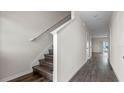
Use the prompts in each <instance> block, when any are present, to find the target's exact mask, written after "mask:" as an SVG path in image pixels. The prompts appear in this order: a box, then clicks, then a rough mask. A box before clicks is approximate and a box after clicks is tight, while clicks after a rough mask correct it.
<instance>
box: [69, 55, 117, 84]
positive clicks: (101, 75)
mask: <svg viewBox="0 0 124 93" xmlns="http://www.w3.org/2000/svg"><path fill="white" fill-rule="evenodd" d="M117 81H118V80H117V78H116V76H115V74H114V72H113V70H112V68H111V66H110V64H109V63H108V56H107V54H104V55H103V54H102V53H101V54H100V53H93V57H92V59H90V60H89V61H88V62H87V63H86V64H85V65H84V66H83V67H82V68H81V69H80V70H79V71H78V72H77V74H76V75H75V76H74V77H73V78H72V79H71V80H70V82H117Z"/></svg>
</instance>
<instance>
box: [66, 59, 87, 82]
mask: <svg viewBox="0 0 124 93" xmlns="http://www.w3.org/2000/svg"><path fill="white" fill-rule="evenodd" d="M87 61H88V60H86V61H85V62H84V63H83V64H82V65H80V67H79V68H78V70H76V71H75V72H74V74H73V75H72V77H71V78H70V79H69V80H68V81H67V82H69V81H70V80H71V79H72V78H73V77H74V76H75V75H76V74H77V72H78V71H79V70H80V69H81V68H82V67H83V66H84V64H86V63H87Z"/></svg>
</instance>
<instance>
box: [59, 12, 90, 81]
mask: <svg viewBox="0 0 124 93" xmlns="http://www.w3.org/2000/svg"><path fill="white" fill-rule="evenodd" d="M87 33H89V32H88V30H87V28H86V26H85V24H84V23H83V22H82V21H81V19H80V17H79V15H78V12H75V19H74V20H73V21H72V22H71V23H70V24H69V25H67V26H66V27H64V28H63V29H61V30H60V31H59V32H58V33H57V66H58V67H57V79H58V81H59V82H66V81H69V80H70V79H71V78H72V77H73V76H74V75H75V74H76V72H77V71H78V70H79V69H80V68H81V67H82V66H83V65H84V64H85V63H86V62H87V59H86V58H87V57H86V51H85V50H86V45H87V36H86V34H87Z"/></svg>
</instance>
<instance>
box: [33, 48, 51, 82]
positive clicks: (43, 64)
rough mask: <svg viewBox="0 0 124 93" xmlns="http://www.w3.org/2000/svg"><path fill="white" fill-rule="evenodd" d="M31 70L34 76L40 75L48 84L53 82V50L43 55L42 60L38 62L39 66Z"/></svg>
mask: <svg viewBox="0 0 124 93" xmlns="http://www.w3.org/2000/svg"><path fill="white" fill-rule="evenodd" d="M32 68H33V73H34V74H38V75H41V76H42V77H44V78H46V79H48V80H49V81H50V82H51V81H53V49H49V53H48V54H44V59H40V60H39V65H37V66H34V67H32Z"/></svg>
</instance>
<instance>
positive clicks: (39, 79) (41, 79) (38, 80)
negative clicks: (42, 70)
mask: <svg viewBox="0 0 124 93" xmlns="http://www.w3.org/2000/svg"><path fill="white" fill-rule="evenodd" d="M44 79H45V78H44V77H41V78H38V79H36V80H34V81H32V82H41V81H44Z"/></svg>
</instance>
